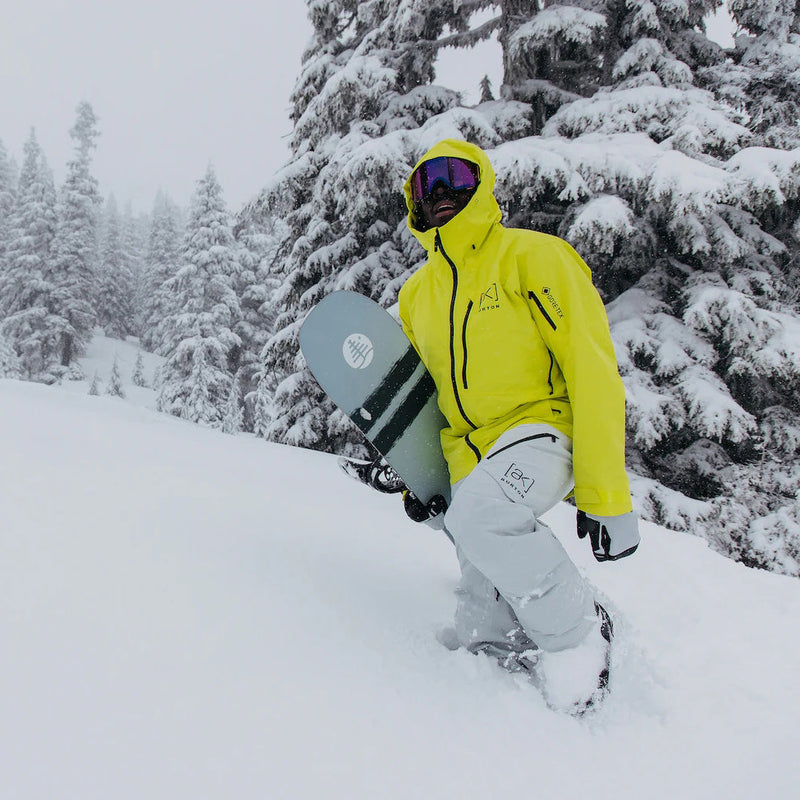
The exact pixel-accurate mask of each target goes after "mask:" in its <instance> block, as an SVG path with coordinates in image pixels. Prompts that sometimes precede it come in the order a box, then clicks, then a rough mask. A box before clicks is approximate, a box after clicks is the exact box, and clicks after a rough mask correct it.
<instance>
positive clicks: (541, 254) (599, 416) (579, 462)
mask: <svg viewBox="0 0 800 800" xmlns="http://www.w3.org/2000/svg"><path fill="white" fill-rule="evenodd" d="M437 156H458V157H460V158H464V159H466V160H468V161H471V162H473V163H477V164H478V165H479V166H480V174H481V181H480V184H479V186H478V188H477V190H476V192H475V194H474V195H473V197H472V199H471V200H470V202H469V203H468V204H467V206H466V207H465V208H464V209H463V210H462V211H461V212H460V213H459V214H457V215H456V216H455V217H453V218H452V219H451V220H450V221H449V222H447V223H446V224H445V225H443V226H442V227H441V228H433V229H430V230H427V231H420V230H419V229H418V228H417V227H416V225H415V218H414V204H413V202H412V200H411V193H410V188H409V186H410V184H409V182H408V181H407V182H406V184H405V187H404V188H405V195H406V204H407V206H408V209H409V219H408V225H409V228H410V229H411V231H412V233H413V234H414V236H416V238H417V239H418V240H419V241H420V242H421V243H422V245H423V246H424V247H425V249H426V250H427V251H428V261H427V263H425V264H424V265H423V266H422V268H420V269H419V270H418V271H417V272H416V273H414V275H412V276H411V278H409V279H408V281H407V282H406V283H405V285H404V286H403V288H402V289H401V291H400V297H399V309H400V319H401V321H402V324H403V329H404V331H405V332H406V334H407V335H408V337H409V338H410V339H411V342H412V344H413V345H414V347H415V348H416V350H417V352H418V353H419V355H420V357H421V358H422V361H423V362H424V363H425V365H426V367H427V368H428V370H429V372H430V373H431V375H432V376H433V380H434V382H435V384H436V388H437V390H438V396H439V407H440V408H441V410H442V413H443V414H444V416H445V417H446V419H447V422H448V423H449V425H448V427H446V428H444V429H443V430H442V433H441V440H442V449H443V451H444V455H445V458H446V460H447V463H448V466H449V469H450V479H451V481H452V482H453V483H455V482H456V481H459V480H461V479H462V478H464V477H466V476H467V475H468V474H469V473H470V472H471V470H472V469H473V468H474V467H475V465H476V464H477V463H478V461H479V460H480V459H481V458H482V457H483V456H485V455H486V453H487V452H488V450H489V449H490V448H491V447H492V445H493V444H494V443H495V442H496V441H497V439H498V438H499V437H500V435H501V434H503V433H504V432H505V431H507V430H509V429H510V428H513V427H515V426H517V425H521V424H527V423H546V424H548V425H552V426H553V427H555V428H557V429H558V430H560V431H562V432H563V433H565V434H566V435H567V436H569V437H570V438H571V439H572V443H573V469H574V473H575V501H576V503H577V505H578V508H579V509H581V510H583V511H586V512H589V513H594V514H599V515H608V516H611V515H616V514H624V513H626V512H628V511H630V510H631V498H630V490H629V486H628V478H627V475H626V473H625V390H624V387H623V385H622V380H621V378H620V376H619V373H618V371H617V363H616V358H615V355H614V348H613V345H612V343H611V336H610V334H609V329H608V318H607V317H606V313H605V308H604V306H603V302H602V300H601V299H600V296H599V295H598V293H597V290H596V289H595V288H594V285H593V284H592V279H591V273H590V271H589V268H588V267H587V266H586V264H585V263H584V262H583V261H582V259H581V258H580V256H579V255H578V254H577V253H576V252H575V251H574V250H573V249H572V247H570V245H569V244H567V243H566V242H565V241H563V240H562V239H559V238H557V237H555V236H549V235H547V234H544V233H537V232H534V231H529V230H519V229H513V228H505V227H503V225H501V224H500V219H501V212H500V207H499V206H498V204H497V201H496V200H495V198H494V195H493V190H494V184H495V174H494V170H493V169H492V166H491V164H490V163H489V159H488V157H487V156H486V154H485V153H484V152H483V150H481V149H480V148H479V147H476V146H475V145H472V144H469V143H467V142H463V141H457V140H450V139H448V140H445V141H443V142H440V143H439V144H437V145H436V146H435V147H434V148H432V149H431V150H430V151H429V152H428V153H427V154H426V155H425V156H424V157H423V158H422V159H421V160H420V163H422V161H425V160H427V159H429V158H436V157H437ZM417 166H418V165H417Z"/></svg>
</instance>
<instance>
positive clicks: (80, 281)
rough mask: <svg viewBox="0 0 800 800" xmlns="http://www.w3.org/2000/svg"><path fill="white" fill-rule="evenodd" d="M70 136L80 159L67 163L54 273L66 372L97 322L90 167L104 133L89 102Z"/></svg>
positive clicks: (96, 201) (96, 196) (94, 195)
mask: <svg viewBox="0 0 800 800" xmlns="http://www.w3.org/2000/svg"><path fill="white" fill-rule="evenodd" d="M69 134H70V136H71V137H72V139H73V141H74V142H75V156H74V158H73V159H72V160H71V161H70V162H69V163H68V164H67V178H66V181H65V183H64V186H63V188H62V190H61V198H60V203H59V215H58V230H57V232H56V239H55V242H54V252H55V269H54V273H53V282H54V286H55V295H54V297H55V308H54V313H55V315H56V316H57V318H58V326H59V332H60V336H61V354H60V355H61V364H62V365H63V366H65V367H66V366H69V365H70V364H71V363H72V360H73V359H74V358H76V357H77V356H79V355H80V354H81V353H82V352H83V350H84V348H85V346H86V344H87V342H88V340H89V337H90V335H91V331H92V328H93V327H94V324H95V320H96V315H95V310H94V307H93V304H92V301H91V298H92V297H93V290H94V280H95V269H96V261H97V216H98V208H99V205H100V193H99V191H98V185H97V179H96V178H95V177H94V176H93V175H92V174H91V169H90V168H91V160H92V151H93V150H94V148H95V147H96V144H95V142H96V139H97V137H98V135H99V132H98V129H97V118H96V117H95V114H94V111H93V110H92V106H91V105H90V104H89V103H87V102H86V101H83V102H81V103H79V104H78V108H77V119H76V122H75V125H74V126H73V127H72V128H71V129H70V132H69Z"/></svg>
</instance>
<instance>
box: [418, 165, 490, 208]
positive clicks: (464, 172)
mask: <svg viewBox="0 0 800 800" xmlns="http://www.w3.org/2000/svg"><path fill="white" fill-rule="evenodd" d="M480 182H481V171H480V168H479V167H478V165H477V164H473V163H472V162H471V161H464V159H463V158H456V157H455V156H439V157H438V158H431V159H428V161H423V162H422V163H421V164H420V165H419V166H418V167H417V168H416V169H415V170H414V172H413V174H412V175H411V199H412V200H413V201H414V202H415V203H419V202H420V201H421V200H425V199H426V198H427V197H430V196H431V194H433V190H434V189H435V188H436V187H437V186H438V185H440V184H441V185H442V186H444V188H445V189H452V190H453V191H456V192H458V191H461V190H463V189H475V188H477V186H478V184H479V183H480Z"/></svg>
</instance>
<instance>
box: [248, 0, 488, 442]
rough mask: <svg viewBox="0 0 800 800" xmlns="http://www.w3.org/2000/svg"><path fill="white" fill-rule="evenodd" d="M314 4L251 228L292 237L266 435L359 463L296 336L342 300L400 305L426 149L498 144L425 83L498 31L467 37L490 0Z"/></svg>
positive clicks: (279, 304)
mask: <svg viewBox="0 0 800 800" xmlns="http://www.w3.org/2000/svg"><path fill="white" fill-rule="evenodd" d="M307 4H308V8H309V16H310V18H311V21H312V24H313V28H314V34H313V38H312V41H311V42H310V44H309V46H308V47H307V49H306V51H305V54H304V57H303V66H302V69H301V73H300V76H299V78H298V80H297V83H296V85H295V89H294V92H293V95H292V104H293V111H292V119H293V121H294V132H293V135H292V140H291V147H292V157H291V160H290V162H289V164H288V165H287V166H286V167H285V168H284V169H283V170H281V171H280V172H279V173H278V175H277V176H276V177H275V178H274V180H273V182H272V183H271V184H270V185H268V186H267V187H266V188H265V189H264V191H263V192H262V193H261V195H260V197H259V198H258V200H257V201H256V202H255V203H253V204H251V205H250V206H249V207H248V208H247V209H246V210H245V212H244V215H243V217H244V220H245V221H250V220H253V219H256V220H257V219H258V218H260V217H279V218H281V219H283V220H284V221H285V222H286V224H287V225H288V228H289V235H288V237H287V239H286V240H285V243H284V246H283V247H282V250H281V252H280V254H279V257H278V265H277V275H278V277H279V278H280V279H281V287H280V289H279V290H278V292H277V293H276V295H275V304H276V308H277V309H279V310H280V313H279V315H278V317H277V321H276V332H275V334H274V335H273V336H272V337H271V339H270V341H269V342H268V343H267V345H266V347H265V349H264V353H263V364H264V367H265V369H266V370H268V371H270V372H272V373H274V376H275V383H276V390H275V394H274V405H273V413H274V416H273V421H272V423H271V425H270V426H269V429H268V436H269V438H271V439H274V440H276V441H281V442H285V443H290V444H298V445H304V446H308V447H315V448H320V449H335V450H337V451H340V452H355V451H359V450H360V449H361V448H362V446H363V445H362V438H361V435H360V434H359V433H358V432H357V430H356V429H355V427H354V426H352V425H350V424H349V423H347V422H346V420H345V418H344V417H343V416H342V415H341V414H338V413H336V412H335V411H334V409H333V406H332V405H331V404H330V403H329V401H328V400H327V399H326V398H325V396H324V395H323V393H322V392H321V390H320V389H319V387H318V386H317V385H316V383H315V382H314V380H313V378H312V377H311V375H310V373H309V372H308V371H307V370H306V369H305V365H304V363H303V360H302V357H301V356H300V354H299V352H298V342H297V337H298V331H299V327H300V324H301V323H302V321H303V319H304V318H305V316H306V314H307V313H308V311H309V310H310V309H311V308H312V307H313V306H314V305H315V304H316V303H317V302H318V301H319V300H320V299H321V298H322V297H323V296H325V295H326V294H328V293H329V292H331V291H333V290H335V289H353V290H356V291H359V292H361V293H362V294H365V295H368V296H370V297H372V298H374V299H376V300H378V301H380V302H382V303H383V304H384V305H389V304H391V303H392V302H393V301H394V299H395V297H396V293H397V290H398V288H399V283H398V279H399V278H400V276H402V275H403V274H407V271H408V269H409V267H410V266H411V264H413V263H414V262H417V261H419V259H420V257H421V252H420V251H419V249H418V245H417V244H416V242H415V241H414V240H413V239H412V237H411V236H410V235H409V234H408V232H407V230H406V228H405V205H404V201H403V197H402V193H401V191H400V189H401V186H402V183H403V181H404V179H405V177H406V175H407V172H408V170H409V169H410V167H411V165H412V164H413V163H414V161H415V160H416V159H417V157H418V156H419V155H420V154H421V153H422V152H423V151H424V149H425V148H426V147H427V146H429V145H430V144H432V143H433V142H434V141H436V139H438V138H442V137H443V136H446V135H464V136H466V135H469V136H471V137H472V138H473V139H477V140H479V141H482V142H483V143H492V142H497V141H500V137H499V136H498V135H497V133H496V132H495V131H494V130H493V129H492V127H491V125H490V124H489V123H488V122H487V121H486V119H483V118H480V117H479V116H478V115H476V114H473V113H468V112H466V111H463V110H461V109H458V108H457V106H458V103H459V98H458V95H457V94H456V93H455V92H453V91H449V90H446V89H444V88H442V87H432V86H430V85H429V83H430V81H431V80H432V79H433V75H434V62H435V59H436V55H437V52H438V49H439V48H440V47H443V46H448V45H452V46H457V45H459V44H470V43H475V42H476V41H478V40H480V39H481V38H483V37H487V36H488V35H489V34H490V33H491V32H492V30H494V28H495V27H496V24H495V23H491V24H488V25H485V26H484V25H482V26H479V29H476V30H474V31H473V30H472V29H470V25H469V23H470V20H471V18H472V16H473V14H474V13H475V12H477V11H478V10H480V9H482V8H485V7H487V6H489V5H491V3H489V2H482V1H481V0H475V1H474V2H469V3H455V4H454V3H452V2H451V0H427V1H426V2H422V0H369V1H368V2H355V1H354V0H334V1H333V2H321V0H308V2H307ZM448 27H449V31H447V30H446V29H447V28H448ZM445 33H447V34H448V35H446V36H445V35H443V34H445ZM447 111H451V112H452V114H451V115H450V116H446V117H445V118H444V119H443V120H442V121H441V124H439V125H438V126H435V127H427V128H426V127H425V123H426V121H427V120H429V119H431V118H432V117H435V116H437V115H439V114H442V113H443V112H447ZM462 111H463V113H462Z"/></svg>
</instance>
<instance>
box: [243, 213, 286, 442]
mask: <svg viewBox="0 0 800 800" xmlns="http://www.w3.org/2000/svg"><path fill="white" fill-rule="evenodd" d="M287 233H288V232H287V229H286V226H285V225H283V223H282V222H281V221H279V220H275V219H272V218H265V219H260V220H257V221H256V220H251V221H249V222H247V223H246V224H245V225H243V226H242V227H239V228H237V229H236V230H235V235H236V239H237V242H238V243H239V245H240V250H239V262H240V266H241V270H240V271H239V273H238V275H237V279H236V286H235V290H236V294H237V296H238V297H239V305H240V307H241V311H242V316H241V320H240V322H239V324H238V325H237V326H236V329H235V332H236V333H237V334H238V335H239V337H240V338H241V340H242V355H241V360H240V367H239V372H238V374H237V381H238V382H239V383H240V384H241V387H242V391H243V393H244V418H243V421H242V425H243V426H244V429H245V430H248V431H252V430H253V427H254V417H253V414H254V408H255V403H256V394H257V392H258V384H259V375H260V373H261V363H260V362H261V352H262V350H263V349H264V345H265V344H266V343H267V340H268V339H269V338H270V336H271V335H272V333H273V332H274V329H275V319H276V316H277V310H276V308H275V304H274V303H273V297H274V295H275V292H276V291H277V290H278V288H279V287H280V279H279V278H278V276H277V275H276V274H275V272H274V270H275V268H276V260H277V254H278V250H279V248H280V245H281V242H282V241H283V240H284V239H285V238H286V236H287Z"/></svg>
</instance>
